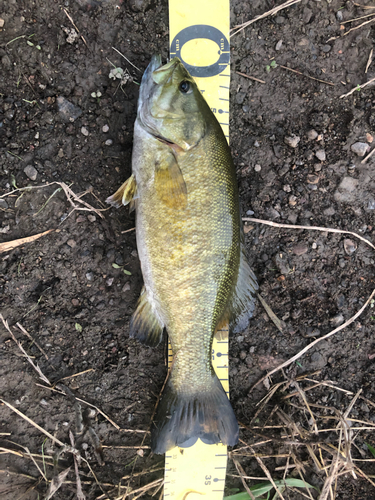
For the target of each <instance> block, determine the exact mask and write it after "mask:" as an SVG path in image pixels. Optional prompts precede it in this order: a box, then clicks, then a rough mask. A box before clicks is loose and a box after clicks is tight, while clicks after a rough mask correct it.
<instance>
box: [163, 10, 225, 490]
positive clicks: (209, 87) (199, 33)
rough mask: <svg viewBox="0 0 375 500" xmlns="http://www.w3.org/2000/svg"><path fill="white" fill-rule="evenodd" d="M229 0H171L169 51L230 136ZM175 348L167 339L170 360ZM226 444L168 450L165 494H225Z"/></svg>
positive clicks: (220, 362)
mask: <svg viewBox="0 0 375 500" xmlns="http://www.w3.org/2000/svg"><path fill="white" fill-rule="evenodd" d="M229 20H230V13H229V0H189V1H188V2H186V1H181V0H169V33H170V35H169V36H170V57H171V59H172V58H173V57H178V58H179V59H180V60H181V61H182V62H183V64H184V65H185V67H186V68H187V70H188V71H189V73H190V74H191V76H193V77H194V79H195V81H196V82H197V85H198V88H199V90H200V91H201V92H202V94H203V95H204V98H205V99H206V101H207V103H208V105H209V106H210V108H211V110H212V112H213V113H214V114H215V116H216V118H217V120H218V122H219V123H220V125H221V127H222V129H223V131H224V134H225V137H226V138H227V140H228V142H229V85H230V65H229V61H230V46H229ZM228 330H229V328H228V327H226V328H224V329H223V330H221V335H220V336H218V337H221V340H218V339H217V338H216V337H215V338H214V339H213V343H212V366H213V368H214V370H215V372H216V375H217V376H218V378H219V380H220V382H221V384H222V385H223V388H224V390H225V392H226V393H227V395H228V397H229V380H228V337H229V335H228V333H229V332H228ZM172 360H173V354H172V350H171V346H170V344H169V349H168V364H169V366H170V365H171V363H172ZM226 470H227V447H226V446H224V445H223V444H222V443H219V444H216V445H207V444H204V443H203V442H202V441H201V440H200V439H198V441H197V442H196V443H195V444H194V445H193V446H191V447H190V448H179V447H175V448H173V449H172V450H169V451H168V452H167V453H166V455H165V475H164V499H166V500H167V499H168V500H169V499H175V500H185V499H186V500H195V499H201V497H202V495H204V496H205V498H206V499H207V500H222V498H223V495H224V486H225V476H226Z"/></svg>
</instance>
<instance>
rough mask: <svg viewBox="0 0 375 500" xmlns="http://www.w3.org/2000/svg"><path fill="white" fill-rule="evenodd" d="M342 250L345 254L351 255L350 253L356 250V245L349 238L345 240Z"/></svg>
mask: <svg viewBox="0 0 375 500" xmlns="http://www.w3.org/2000/svg"><path fill="white" fill-rule="evenodd" d="M344 250H345V253H346V254H347V255H351V254H352V253H354V252H355V251H356V250H357V244H356V243H355V242H354V241H353V240H351V239H349V238H345V240H344Z"/></svg>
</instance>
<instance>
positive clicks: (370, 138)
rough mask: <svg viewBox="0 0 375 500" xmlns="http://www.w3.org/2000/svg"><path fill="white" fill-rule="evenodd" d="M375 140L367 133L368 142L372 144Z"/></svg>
mask: <svg viewBox="0 0 375 500" xmlns="http://www.w3.org/2000/svg"><path fill="white" fill-rule="evenodd" d="M373 140H374V138H373V136H372V135H371V134H369V133H368V132H367V134H366V141H367V142H368V143H370V144H371V143H372V141H373Z"/></svg>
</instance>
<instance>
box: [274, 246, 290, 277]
mask: <svg viewBox="0 0 375 500" xmlns="http://www.w3.org/2000/svg"><path fill="white" fill-rule="evenodd" d="M275 264H276V266H277V268H278V270H279V271H280V273H281V274H284V275H286V274H289V273H290V272H291V269H290V265H289V262H288V258H287V256H286V254H285V253H284V252H277V254H276V256H275Z"/></svg>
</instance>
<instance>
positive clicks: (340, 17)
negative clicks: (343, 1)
mask: <svg viewBox="0 0 375 500" xmlns="http://www.w3.org/2000/svg"><path fill="white" fill-rule="evenodd" d="M336 19H337V20H338V22H339V23H341V21H342V20H343V19H344V16H343V14H342V11H341V10H338V11H337V12H336Z"/></svg>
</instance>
